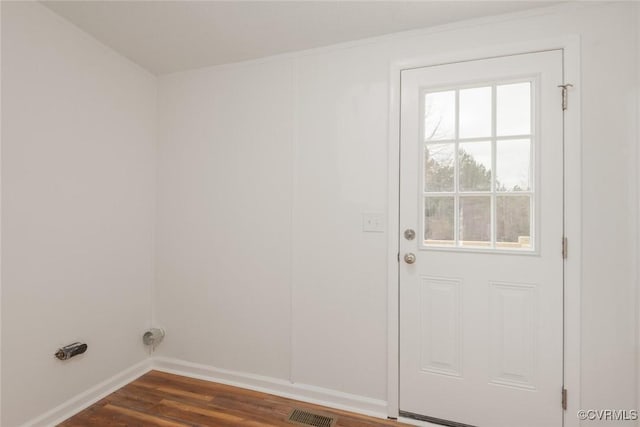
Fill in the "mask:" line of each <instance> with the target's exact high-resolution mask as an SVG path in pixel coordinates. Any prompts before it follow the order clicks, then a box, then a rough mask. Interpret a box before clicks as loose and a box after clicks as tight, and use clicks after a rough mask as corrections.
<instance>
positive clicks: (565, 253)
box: [562, 237, 569, 259]
mask: <svg viewBox="0 0 640 427" xmlns="http://www.w3.org/2000/svg"><path fill="white" fill-rule="evenodd" d="M568 256H569V241H568V240H567V238H566V237H563V238H562V259H567V257H568Z"/></svg>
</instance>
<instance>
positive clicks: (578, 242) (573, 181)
mask: <svg viewBox="0 0 640 427" xmlns="http://www.w3.org/2000/svg"><path fill="white" fill-rule="evenodd" d="M554 49H562V50H563V57H564V64H563V67H564V71H563V75H564V81H565V83H571V84H573V87H572V88H571V90H570V93H569V108H568V109H567V110H566V111H565V115H564V147H565V156H564V174H565V180H564V204H565V223H564V229H565V236H566V237H567V238H568V239H569V245H570V249H569V257H568V258H567V259H566V260H565V267H564V369H563V371H564V379H563V380H564V384H565V388H567V390H568V402H567V410H566V411H565V413H564V423H563V424H564V426H565V427H577V426H579V425H580V424H579V420H578V419H577V417H576V416H575V414H576V411H577V410H578V409H580V357H581V356H580V283H581V274H582V252H581V248H582V212H581V206H582V150H581V144H580V138H581V135H580V129H581V124H580V117H581V114H580V105H581V100H580V38H579V36H567V37H561V38H551V39H543V40H534V41H530V42H522V43H514V44H508V45H500V46H493V47H487V48H484V49H479V50H478V49H475V50H473V51H460V52H454V53H447V54H441V55H434V56H429V57H419V58H410V59H407V60H404V61H397V62H393V63H392V64H391V67H390V77H389V79H390V92H389V100H390V105H389V146H388V168H387V170H388V177H387V182H388V196H387V197H388V212H387V216H388V218H389V222H388V230H389V241H388V245H389V248H388V276H387V280H388V306H387V310H388V311H387V322H388V324H387V326H388V327H387V333H388V349H387V355H388V357H387V360H388V361H387V363H388V365H387V399H388V413H387V415H388V416H389V417H390V418H397V417H398V416H399V386H400V383H399V381H400V380H399V368H400V366H399V343H400V341H399V338H400V337H399V326H400V325H399V315H400V312H399V310H400V307H399V291H400V283H399V263H398V260H399V258H398V257H399V239H400V229H399V208H400V201H399V197H400V137H399V136H400V135H399V134H400V105H401V100H400V88H401V81H400V73H401V71H402V70H405V69H411V68H418V67H428V66H433V65H442V64H448V63H454V62H462V61H473V60H479V59H487V58H493V57H499V56H509V55H517V54H523V53H532V52H539V51H545V50H554ZM558 108H560V105H558ZM558 245H560V242H558ZM558 253H559V255H558V256H560V251H559V252H558ZM568 361H569V362H568ZM560 403H561V390H558V405H560Z"/></svg>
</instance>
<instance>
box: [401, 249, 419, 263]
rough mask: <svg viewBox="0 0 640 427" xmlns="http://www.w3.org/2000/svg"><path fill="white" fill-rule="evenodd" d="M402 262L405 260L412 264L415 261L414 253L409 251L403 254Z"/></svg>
mask: <svg viewBox="0 0 640 427" xmlns="http://www.w3.org/2000/svg"><path fill="white" fill-rule="evenodd" d="M404 262H406V263H407V264H413V263H414V262H416V256H415V254H412V253H411V252H409V253H408V254H404Z"/></svg>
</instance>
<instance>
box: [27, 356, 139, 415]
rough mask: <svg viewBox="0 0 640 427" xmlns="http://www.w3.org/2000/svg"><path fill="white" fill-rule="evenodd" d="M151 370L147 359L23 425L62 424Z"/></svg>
mask: <svg viewBox="0 0 640 427" xmlns="http://www.w3.org/2000/svg"><path fill="white" fill-rule="evenodd" d="M150 370H151V359H145V360H143V361H142V362H139V363H137V364H135V365H133V366H132V367H130V368H128V369H125V370H124V371H122V372H120V373H118V374H116V375H114V376H112V377H111V378H108V379H106V380H105V381H103V382H101V383H100V384H98V385H96V386H94V387H91V388H90V389H89V390H87V391H84V392H82V393H80V394H78V395H77V396H75V397H73V398H71V399H69V400H67V401H66V402H64V403H62V404H61V405H58V406H56V407H55V408H53V409H51V410H50V411H48V412H45V413H44V414H42V415H40V416H38V417H36V418H34V419H32V420H30V421H27V422H26V423H24V424H23V425H22V426H21V427H48V426H55V425H58V424H60V423H61V422H62V421H64V420H66V419H67V418H70V417H72V416H73V415H76V414H77V413H78V412H80V411H82V410H84V409H86V408H88V407H89V406H91V405H93V404H94V403H96V402H97V401H99V400H100V399H103V398H104V397H106V396H108V395H110V394H111V393H113V392H114V391H116V390H118V389H119V388H122V387H124V386H125V385H127V384H129V383H130V382H131V381H133V380H135V379H136V378H139V377H140V376H142V375H144V374H146V373H147V372H149V371H150Z"/></svg>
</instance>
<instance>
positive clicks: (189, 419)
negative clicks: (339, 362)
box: [60, 371, 405, 427]
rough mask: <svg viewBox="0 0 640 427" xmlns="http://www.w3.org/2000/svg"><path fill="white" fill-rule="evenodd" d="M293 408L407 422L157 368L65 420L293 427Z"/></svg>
mask: <svg viewBox="0 0 640 427" xmlns="http://www.w3.org/2000/svg"><path fill="white" fill-rule="evenodd" d="M293 408H300V409H304V410H314V411H319V412H322V413H323V414H328V415H330V416H335V417H336V418H337V421H336V424H335V426H336V427H337V426H340V427H360V426H363V427H364V426H401V425H405V424H401V423H397V422H394V421H388V420H383V419H377V418H370V417H365V416H362V415H358V414H353V413H350V412H344V411H337V410H331V409H329V408H325V407H321V406H316V405H311V404H307V403H302V402H298V401H295V400H291V399H285V398H281V397H277V396H274V395H270V394H265V393H258V392H255V391H251V390H245V389H241V388H237V387H231V386H227V385H223V384H217V383H212V382H208V381H202V380H196V379H193V378H187V377H182V376H178V375H172V374H167V373H164V372H158V371H151V372H149V373H147V374H145V375H143V376H142V377H140V378H138V379H137V380H135V381H133V382H132V383H130V384H128V385H126V386H125V387H123V388H121V389H120V390H118V391H116V392H115V393H112V394H110V395H109V396H107V397H105V398H104V399H102V400H100V401H99V402H97V403H96V404H94V405H92V406H90V407H89V408H87V409H85V410H84V411H82V412H80V413H79V414H77V415H75V416H73V417H72V418H70V419H68V420H67V421H65V422H63V423H62V424H60V426H63V427H88V426H129V427H133V426H145V427H147V426H167V427H174V426H175V427H184V426H220V427H226V426H239V425H241V426H256V427H258V426H289V427H291V426H292V425H293V424H291V423H289V422H287V417H288V416H289V413H290V412H291V411H292V409H293Z"/></svg>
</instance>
